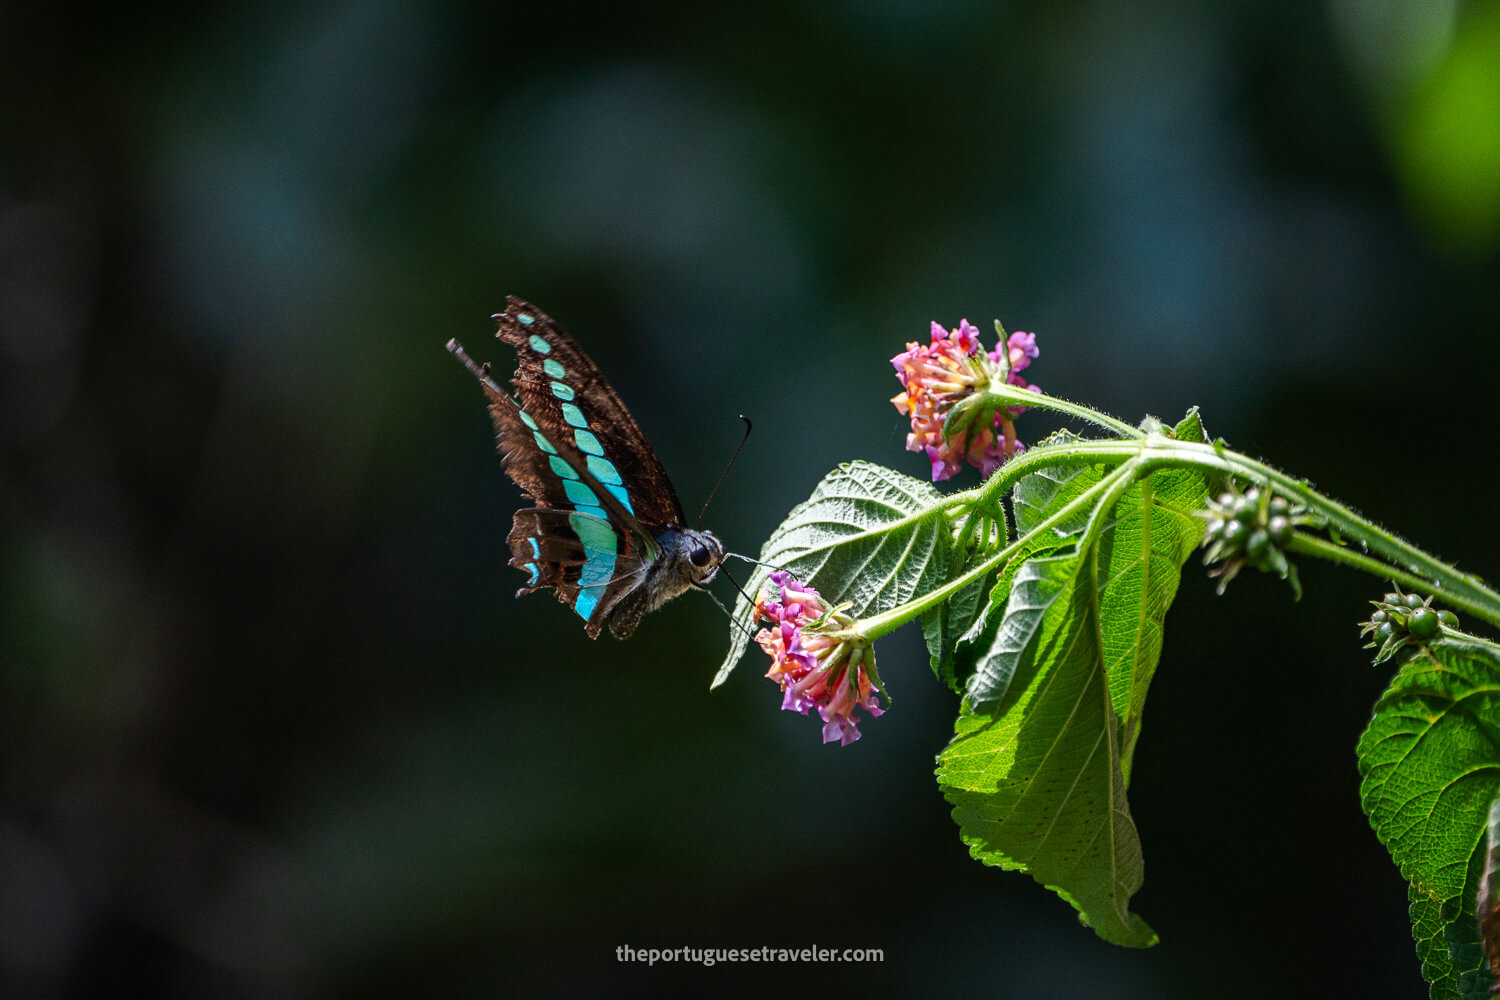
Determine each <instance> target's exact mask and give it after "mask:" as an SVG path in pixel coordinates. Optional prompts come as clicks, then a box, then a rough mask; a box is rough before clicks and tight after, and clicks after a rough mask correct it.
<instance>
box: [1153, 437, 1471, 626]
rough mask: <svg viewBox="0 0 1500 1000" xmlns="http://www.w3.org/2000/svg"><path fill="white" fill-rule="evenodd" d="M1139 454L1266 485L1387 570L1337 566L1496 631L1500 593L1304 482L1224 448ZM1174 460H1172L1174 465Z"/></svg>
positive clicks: (1163, 446) (1191, 446) (1178, 444)
mask: <svg viewBox="0 0 1500 1000" xmlns="http://www.w3.org/2000/svg"><path fill="white" fill-rule="evenodd" d="M1147 452H1149V457H1148V455H1147ZM1142 454H1143V457H1146V458H1147V461H1149V462H1151V463H1152V464H1155V463H1156V462H1158V461H1160V462H1163V463H1165V464H1172V465H1176V464H1183V463H1182V462H1181V459H1187V460H1188V462H1187V463H1186V464H1191V465H1197V466H1199V467H1203V468H1214V469H1218V470H1220V471H1223V472H1228V473H1230V474H1232V475H1235V476H1239V477H1241V478H1243V479H1248V480H1250V481H1252V482H1259V483H1264V484H1266V485H1267V486H1270V487H1272V488H1273V489H1274V490H1275V491H1276V492H1278V493H1280V494H1281V495H1283V496H1285V497H1288V498H1289V499H1294V500H1297V501H1298V502H1300V503H1301V504H1302V505H1303V506H1305V507H1306V508H1308V509H1309V510H1311V511H1315V512H1316V513H1318V514H1320V515H1321V516H1322V518H1323V520H1324V521H1325V522H1326V523H1327V525H1328V526H1329V527H1330V528H1332V529H1333V530H1334V531H1335V532H1337V533H1338V534H1339V535H1340V536H1342V537H1345V538H1348V539H1350V540H1352V541H1355V542H1358V543H1359V544H1360V545H1361V547H1362V548H1364V549H1367V550H1369V551H1371V552H1374V553H1375V554H1377V555H1379V556H1381V557H1382V558H1384V559H1385V560H1387V561H1388V563H1389V564H1390V565H1388V564H1387V563H1382V562H1380V561H1379V560H1374V559H1371V560H1369V562H1368V563H1359V564H1356V563H1355V562H1354V561H1353V560H1352V559H1347V558H1346V559H1341V560H1339V561H1341V562H1343V563H1345V564H1346V565H1350V566H1355V565H1358V568H1360V569H1364V570H1366V571H1367V572H1370V573H1373V574H1375V575H1376V576H1381V577H1385V578H1388V579H1396V577H1394V576H1392V574H1393V573H1398V574H1401V580H1402V582H1407V581H1408V580H1411V581H1413V582H1411V583H1410V584H1409V585H1410V586H1413V587H1417V589H1420V590H1422V591H1424V592H1426V593H1430V594H1433V595H1434V596H1436V597H1438V598H1439V599H1440V600H1442V601H1443V602H1444V603H1447V604H1451V605H1453V606H1454V607H1455V608H1460V609H1462V610H1464V611H1467V612H1469V613H1471V614H1474V615H1476V616H1478V617H1479V618H1482V619H1483V620H1485V621H1487V622H1489V623H1490V624H1492V625H1495V626H1497V627H1500V594H1497V593H1496V592H1495V591H1493V590H1491V589H1489V588H1488V587H1486V586H1485V585H1484V584H1483V583H1481V582H1480V581H1479V580H1478V578H1476V577H1471V576H1467V575H1465V574H1463V573H1460V572H1459V571H1458V570H1457V569H1455V568H1454V567H1452V566H1450V565H1448V564H1447V563H1445V562H1442V561H1441V560H1439V559H1436V558H1434V557H1432V556H1430V555H1428V554H1427V553H1426V552H1423V551H1422V550H1421V549H1419V548H1417V547H1416V546H1415V545H1412V544H1411V543H1410V542H1407V541H1404V540H1403V539H1400V538H1398V537H1396V536H1395V535H1394V534H1392V533H1391V532H1389V531H1386V530H1385V529H1383V528H1380V527H1378V526H1377V525H1375V524H1373V523H1371V522H1370V521H1367V520H1365V519H1364V518H1362V517H1360V516H1359V515H1358V514H1356V513H1354V511H1352V510H1350V509H1349V508H1348V507H1345V506H1344V505H1343V504H1341V503H1339V502H1338V501H1336V500H1331V499H1329V498H1328V497H1325V496H1324V495H1323V494H1321V493H1319V492H1318V491H1316V490H1314V489H1313V488H1312V487H1310V486H1308V485H1307V484H1306V483H1304V482H1302V481H1300V480H1297V479H1293V478H1292V477H1291V476H1288V475H1287V474H1286V473H1284V472H1281V471H1280V470H1278V469H1274V468H1272V467H1271V466H1269V465H1265V464H1263V463H1261V462H1257V461H1255V460H1254V459H1251V458H1247V457H1245V456H1244V455H1240V454H1238V453H1236V452H1232V451H1230V450H1228V449H1227V448H1220V447H1218V446H1215V445H1206V444H1197V443H1195V442H1190V441H1172V440H1169V439H1166V438H1163V439H1160V440H1158V441H1153V442H1152V446H1151V447H1150V448H1149V449H1147V450H1145V451H1143V453H1142ZM1174 457H1175V458H1176V459H1177V460H1176V461H1174V460H1173V458H1174ZM1353 554H1354V553H1348V555H1353ZM1377 567H1378V568H1377ZM1416 580H1424V581H1426V582H1424V583H1422V584H1421V586H1420V587H1418V585H1417V583H1416V582H1414V581H1416Z"/></svg>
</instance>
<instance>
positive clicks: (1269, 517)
mask: <svg viewBox="0 0 1500 1000" xmlns="http://www.w3.org/2000/svg"><path fill="white" fill-rule="evenodd" d="M1198 516H1199V517H1201V518H1203V519H1204V520H1205V521H1207V522H1208V533H1207V535H1206V537H1205V538H1204V540H1203V544H1204V545H1205V546H1207V548H1208V551H1207V552H1205V553H1204V554H1203V563H1204V565H1210V564H1213V563H1218V564H1219V566H1218V567H1217V568H1216V569H1215V570H1213V572H1212V573H1210V575H1211V576H1217V577H1218V578H1219V593H1221V594H1222V593H1224V588H1225V587H1226V586H1228V584H1229V581H1230V580H1233V579H1234V578H1235V575H1236V574H1238V573H1239V571H1240V570H1241V569H1242V568H1243V567H1245V566H1252V567H1254V568H1255V569H1258V570H1261V571H1263V572H1268V573H1275V574H1276V575H1278V576H1280V577H1282V578H1283V579H1285V578H1287V577H1288V576H1293V577H1294V578H1295V573H1294V570H1293V568H1292V565H1291V564H1290V563H1289V562H1287V558H1286V553H1285V551H1283V550H1284V548H1285V546H1286V544H1287V542H1289V541H1291V539H1292V532H1293V531H1294V530H1295V528H1296V526H1297V524H1298V523H1300V511H1299V510H1296V509H1294V508H1293V507H1292V505H1291V504H1289V503H1288V502H1287V501H1286V498H1285V497H1279V496H1275V495H1269V496H1265V497H1262V496H1261V492H1260V490H1259V489H1257V488H1256V487H1253V486H1252V487H1251V488H1250V489H1248V490H1246V491H1245V492H1243V493H1241V492H1239V491H1238V490H1234V489H1231V490H1226V491H1225V492H1223V493H1220V494H1219V496H1218V497H1217V498H1215V499H1212V500H1209V501H1208V507H1207V509H1205V510H1200V511H1198Z"/></svg>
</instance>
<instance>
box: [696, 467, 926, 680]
mask: <svg viewBox="0 0 1500 1000" xmlns="http://www.w3.org/2000/svg"><path fill="white" fill-rule="evenodd" d="M943 499H944V497H943V495H942V494H941V493H939V492H938V491H937V490H936V489H934V488H933V487H932V485H931V484H930V483H925V482H923V481H921V480H920V479H913V478H912V477H911V476H908V475H904V474H903V473H900V472H896V471H894V470H892V469H887V468H884V467H882V466H879V465H875V464H873V463H870V462H848V463H845V464H844V465H840V466H839V467H838V468H837V469H835V470H833V471H832V472H830V473H829V474H828V475H827V476H825V477H824V479H823V481H822V482H820V483H819V484H818V485H817V487H816V488H815V489H814V490H813V492H812V495H811V496H810V497H808V498H807V499H806V500H805V501H803V502H802V503H800V504H798V505H797V506H796V507H794V508H792V510H791V512H790V513H789V514H787V516H786V520H785V521H783V522H782V523H781V525H780V527H778V528H777V529H776V530H775V531H774V532H772V534H771V537H770V538H768V539H767V540H766V544H765V545H764V546H762V547H761V550H760V561H761V562H763V563H769V564H771V565H772V566H779V567H781V568H783V569H787V570H790V571H791V572H792V573H793V574H795V575H796V577H797V578H798V579H800V580H802V581H804V582H806V583H809V584H811V585H813V586H814V587H817V588H818V591H819V592H820V593H821V594H822V595H823V598H824V601H825V603H826V604H828V605H829V606H834V605H837V604H840V603H842V602H844V601H850V602H852V604H853V607H852V609H851V611H850V614H852V615H854V616H855V617H860V616H863V615H869V614H876V613H879V612H881V611H887V610H889V609H891V608H894V607H897V606H899V605H901V604H905V603H906V602H907V601H909V600H911V599H912V597H913V596H915V595H917V594H921V593H926V592H927V591H930V590H935V589H936V588H937V587H939V586H941V585H942V584H943V582H944V581H945V580H946V579H947V577H948V572H949V562H950V560H951V558H952V554H953V532H952V527H951V525H950V523H949V520H948V517H947V514H946V513H945V512H944V510H942V509H941V508H940V507H939V505H940V504H941V503H942V501H943ZM768 575H769V570H768V569H767V568H766V567H764V566H757V567H755V570H754V571H753V572H752V573H751V574H750V579H749V580H748V581H747V582H746V583H745V593H747V594H750V595H754V594H755V593H756V591H757V590H758V589H759V587H760V586H761V584H762V583H763V582H764V581H765V580H766V578H767V576H768ZM752 613H753V608H752V607H751V605H750V603H749V602H748V601H746V600H745V598H744V597H739V598H737V599H736V601H735V605H734V614H733V617H734V619H735V621H736V622H739V623H740V624H741V625H743V626H744V627H745V628H749V627H750V626H751V624H752V623H751V621H750V618H751V615H752ZM748 645H749V638H748V636H747V635H746V634H745V633H744V632H743V631H742V630H741V629H740V628H739V627H736V626H734V625H733V624H731V627H730V632H729V653H728V655H727V656H725V658H724V662H723V664H722V665H721V666H720V667H719V672H718V674H717V675H716V676H715V677H714V680H713V683H712V684H711V685H710V687H718V686H719V685H720V684H722V683H723V682H724V680H725V679H726V678H727V677H728V676H729V672H730V671H731V670H733V669H734V666H735V664H737V663H738V662H739V660H740V657H741V655H743V654H744V652H745V647H746V646H748Z"/></svg>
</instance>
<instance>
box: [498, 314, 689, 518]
mask: <svg viewBox="0 0 1500 1000" xmlns="http://www.w3.org/2000/svg"><path fill="white" fill-rule="evenodd" d="M507 302H508V305H507V307H506V310H505V312H503V313H500V314H498V315H496V316H495V319H496V320H497V321H498V322H499V324H500V329H499V332H498V333H497V334H496V336H497V337H499V338H500V339H501V340H503V341H505V342H506V343H507V344H510V345H511V346H512V347H514V348H515V349H516V373H515V374H514V375H513V376H511V383H512V384H513V385H514V386H515V389H516V398H517V399H518V400H519V401H520V404H521V409H522V410H524V411H525V412H526V413H527V414H529V415H530V416H531V417H532V418H533V419H534V420H535V421H536V422H537V423H538V424H539V425H540V426H541V427H542V428H544V429H550V430H551V431H552V437H560V438H562V439H563V441H562V442H560V443H563V444H567V445H570V446H571V447H572V449H573V450H574V451H575V452H576V453H578V455H579V457H580V458H581V460H582V461H583V463H584V464H583V467H582V469H580V470H579V471H585V470H586V471H587V472H588V473H589V474H590V475H591V476H592V477H593V478H594V479H596V480H598V481H599V482H600V483H601V484H603V485H604V487H605V488H606V490H607V491H608V492H609V493H610V494H612V495H613V497H614V498H615V499H617V500H618V501H619V503H620V506H622V507H623V508H624V509H625V511H626V513H627V514H628V515H629V516H628V517H626V518H623V520H624V522H625V527H627V528H628V529H630V530H638V529H640V528H641V526H644V528H645V530H643V531H641V534H643V535H644V536H645V537H646V538H647V540H648V541H654V539H655V537H656V535H658V534H659V533H660V532H661V530H662V529H663V528H665V527H667V526H671V525H681V524H682V523H683V520H684V518H683V514H682V504H681V503H680V502H679V501H678V499H677V491H676V490H674V489H673V488H672V482H671V480H670V479H668V478H667V472H666V470H665V469H664V468H662V464H661V460H660V459H658V458H657V457H656V452H655V451H654V450H652V448H651V444H650V442H648V441H647V440H646V435H645V434H643V433H641V429H640V427H639V426H637V424H636V422H635V418H633V417H632V416H631V415H630V411H629V410H627V409H626V408H625V404H624V403H622V402H621V401H620V397H619V396H617V395H616V394H615V391H614V389H613V388H612V387H611V386H610V384H609V383H608V382H606V381H605V380H604V376H603V375H601V374H600V373H599V369H598V368H597V367H595V365H594V362H593V361H591V360H590V359H589V356H588V355H587V354H585V353H584V352H583V349H582V348H580V347H579V346H578V345H577V344H575V343H574V342H573V339H572V338H571V337H569V336H568V335H567V334H566V333H564V332H563V331H562V330H561V329H560V328H559V327H558V326H557V324H556V323H554V322H553V321H552V319H551V317H549V316H547V314H546V313H543V312H542V311H541V310H540V309H537V308H536V307H535V306H533V305H531V304H530V303H529V302H525V301H522V300H521V299H518V298H516V297H515V296H514V295H512V296H509V297H508V299H507ZM554 443H558V442H554ZM507 471H509V467H507ZM516 482H518V483H520V485H521V487H522V488H523V489H525V490H526V491H527V492H528V493H530V494H531V496H532V497H534V498H535V499H536V500H537V502H538V503H539V504H541V505H543V506H549V507H557V506H562V505H564V504H568V503H569V501H568V500H567V498H566V496H563V497H562V498H561V500H562V503H561V504H559V503H557V502H552V500H551V498H550V497H548V496H546V494H547V493H548V491H549V489H548V488H549V485H550V486H551V490H550V492H552V493H556V491H557V489H558V488H562V489H565V488H566V487H558V486H557V484H555V483H553V484H548V483H538V484H536V485H538V486H539V487H541V489H542V493H538V492H535V491H533V489H532V484H531V483H527V482H522V481H521V480H520V479H519V478H517V479H516Z"/></svg>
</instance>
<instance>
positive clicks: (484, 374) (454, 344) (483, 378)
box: [448, 337, 505, 395]
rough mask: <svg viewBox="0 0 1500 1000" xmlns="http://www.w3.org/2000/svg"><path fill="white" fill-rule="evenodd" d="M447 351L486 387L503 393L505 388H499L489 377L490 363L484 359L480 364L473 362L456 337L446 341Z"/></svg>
mask: <svg viewBox="0 0 1500 1000" xmlns="http://www.w3.org/2000/svg"><path fill="white" fill-rule="evenodd" d="M448 353H449V354H451V355H453V356H454V357H455V358H457V359H458V360H460V361H462V362H463V363H464V367H465V368H467V369H469V373H470V374H471V375H473V376H474V377H475V378H477V379H478V380H479V381H480V383H481V384H482V385H484V386H485V387H486V388H488V389H490V390H493V391H494V392H498V393H501V394H502V395H503V394H504V392H505V390H503V389H501V388H500V386H498V385H496V384H495V380H494V379H492V378H490V363H489V362H488V361H486V362H485V363H484V364H482V365H479V364H475V363H474V359H473V358H471V357H469V352H468V351H465V350H464V345H463V344H460V343H459V342H458V338H457V337H454V338H453V339H452V340H450V341H448Z"/></svg>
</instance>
